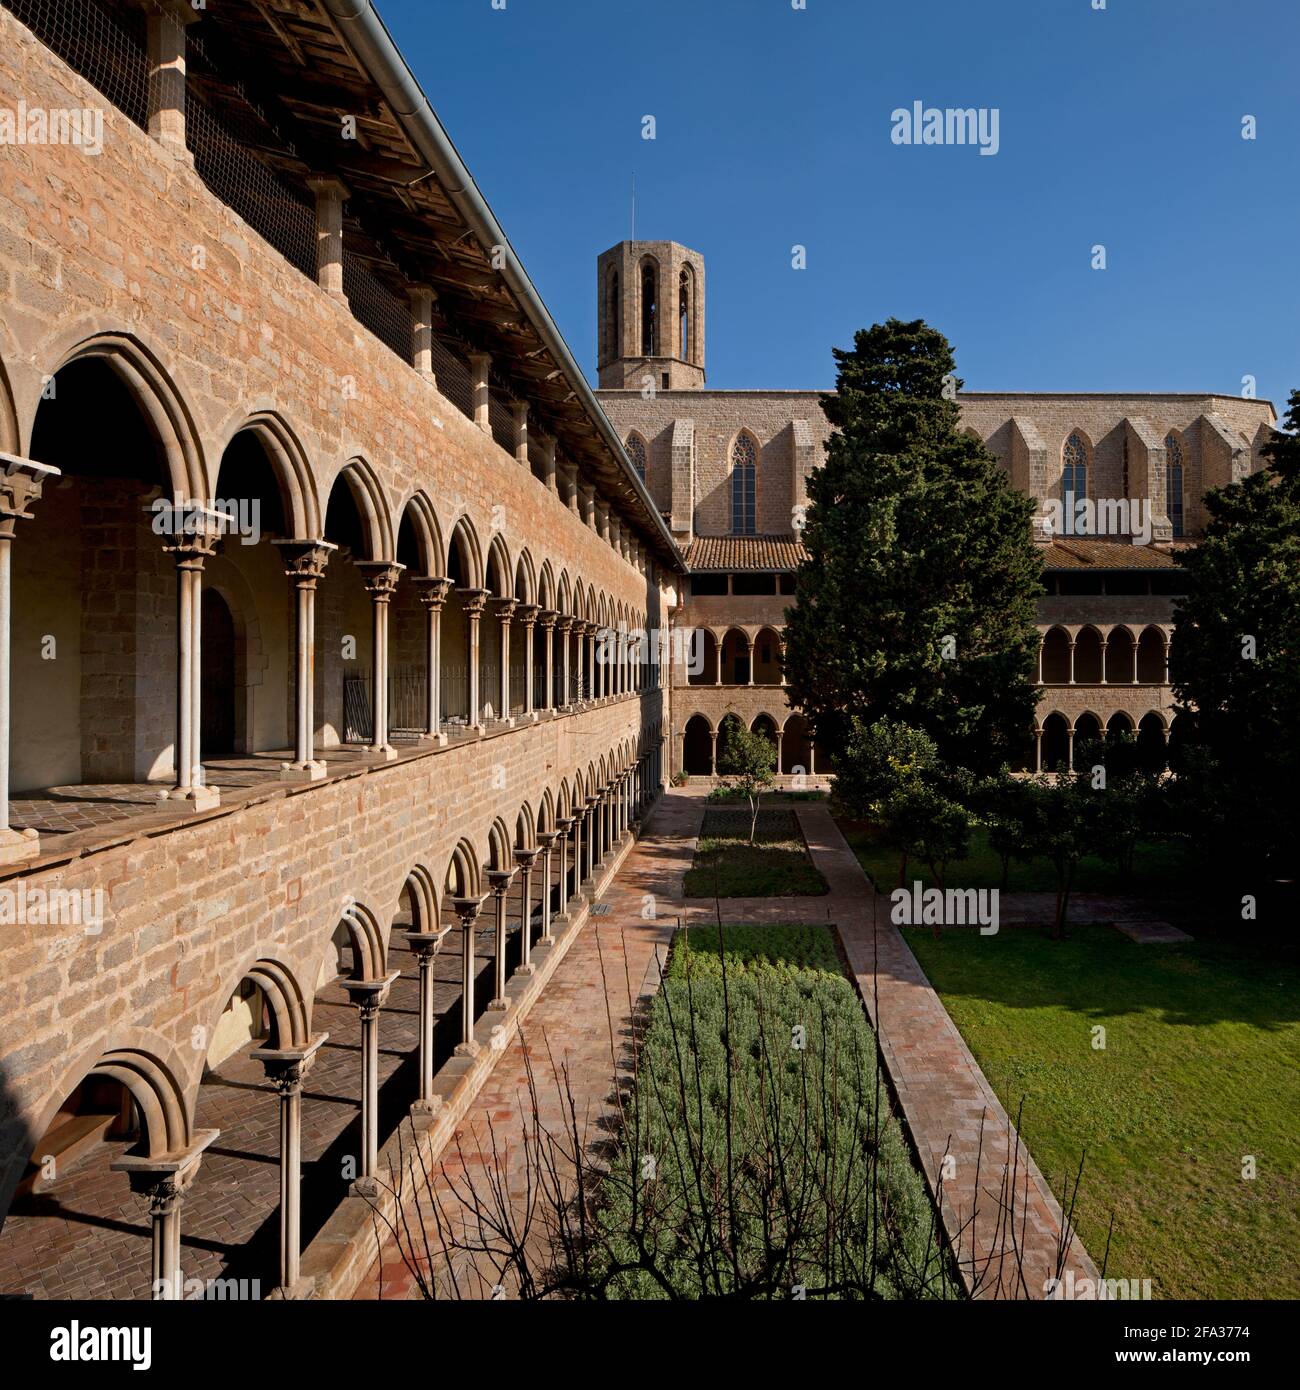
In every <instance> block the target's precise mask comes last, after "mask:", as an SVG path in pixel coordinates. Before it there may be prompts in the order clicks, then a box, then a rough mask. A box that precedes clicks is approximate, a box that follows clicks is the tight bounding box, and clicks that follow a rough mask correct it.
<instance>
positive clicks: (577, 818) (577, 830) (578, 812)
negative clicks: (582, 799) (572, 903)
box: [573, 805, 587, 898]
mask: <svg viewBox="0 0 1300 1390" xmlns="http://www.w3.org/2000/svg"><path fill="white" fill-rule="evenodd" d="M586 824H587V808H586V806H585V805H582V806H575V807H574V808H573V896H574V897H575V898H576V897H577V896H578V895H579V894H580V893H581V892H582V883H583V880H584V879H585V878H586V876H587V872H586V870H587V855H586V849H585V846H584V844H583V841H584V840H585V839H586V836H585V835H584V834H583V829H584V827H585V826H586Z"/></svg>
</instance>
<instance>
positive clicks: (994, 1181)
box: [356, 791, 1096, 1298]
mask: <svg viewBox="0 0 1300 1390" xmlns="http://www.w3.org/2000/svg"><path fill="white" fill-rule="evenodd" d="M796 809H797V812H798V816H799V820H800V824H801V825H802V827H803V831H804V835H805V837H806V838H807V840H808V844H809V848H810V850H811V852H812V856H813V859H814V862H815V863H816V865H817V867H818V868H819V869H820V870H821V872H822V874H823V875H824V876H825V878H826V879H827V882H828V884H829V885H830V890H831V891H830V893H829V894H828V895H826V896H825V897H814V898H778V899H773V898H753V899H743V898H742V899H730V900H727V902H726V904H725V907H724V914H725V917H726V919H727V920H730V921H749V922H761V921H766V922H782V921H785V922H833V923H835V924H836V925H838V927H839V930H840V935H841V938H842V940H843V943H844V946H845V950H846V953H847V955H848V959H849V962H850V965H851V968H852V970H853V972H854V974H855V976H856V978H857V982H858V987H859V990H860V991H861V994H862V997H863V999H864V1000H865V1001H866V1004H867V1008H868V1010H869V1011H870V1013H871V1015H872V1018H873V1020H874V1022H875V1024H876V1028H877V1033H878V1035H879V1037H880V1040H881V1046H882V1049H883V1052H884V1056H885V1060H886V1063H887V1066H888V1069H889V1072H890V1075H891V1077H892V1079H893V1082H894V1086H895V1090H896V1093H897V1096H898V1099H899V1102H900V1104H901V1106H902V1109H903V1113H904V1117H905V1119H906V1122H907V1126H908V1129H909V1131H910V1133H911V1135H912V1138H913V1142H914V1143H915V1145H916V1148H917V1151H918V1154H919V1156H920V1158H921V1162H922V1165H923V1167H924V1169H925V1172H926V1176H927V1179H928V1181H929V1182H930V1184H931V1187H932V1188H933V1189H935V1190H939V1181H940V1175H941V1171H942V1170H944V1169H946V1172H944V1174H943V1184H942V1193H943V1205H944V1219H945V1225H946V1227H947V1229H948V1232H949V1235H950V1238H951V1240H952V1242H953V1244H954V1246H955V1248H956V1249H957V1252H958V1259H959V1263H960V1264H961V1266H962V1271H963V1277H964V1278H965V1279H966V1280H967V1283H968V1285H969V1286H970V1287H971V1288H972V1289H973V1290H974V1291H975V1292H977V1293H978V1294H979V1295H980V1296H982V1297H1012V1298H1041V1297H1042V1296H1043V1285H1044V1283H1045V1281H1046V1280H1047V1279H1049V1278H1050V1277H1052V1275H1054V1274H1056V1273H1057V1272H1058V1269H1061V1268H1069V1267H1072V1268H1073V1269H1074V1270H1075V1274H1076V1278H1081V1277H1095V1274H1096V1271H1095V1269H1094V1268H1093V1266H1092V1264H1091V1261H1090V1260H1089V1259H1088V1257H1087V1254H1086V1252H1084V1251H1083V1249H1082V1246H1081V1245H1080V1244H1079V1243H1078V1242H1077V1241H1075V1242H1073V1243H1072V1245H1071V1249H1070V1254H1069V1257H1067V1258H1065V1260H1064V1264H1062V1256H1061V1253H1060V1252H1061V1246H1062V1235H1061V1230H1062V1215H1061V1211H1060V1208H1059V1206H1058V1204H1057V1203H1056V1201H1055V1199H1054V1198H1053V1196H1052V1194H1051V1191H1050V1189H1049V1188H1048V1186H1047V1184H1046V1183H1045V1182H1044V1180H1043V1178H1042V1176H1041V1174H1040V1173H1039V1172H1038V1170H1037V1168H1036V1167H1035V1165H1034V1164H1033V1161H1032V1159H1030V1158H1029V1156H1028V1154H1027V1153H1026V1152H1025V1150H1024V1149H1023V1148H1021V1147H1020V1146H1019V1142H1018V1139H1017V1136H1016V1132H1015V1128H1014V1126H1013V1125H1012V1123H1011V1121H1010V1119H1009V1118H1008V1116H1007V1113H1006V1111H1005V1110H1004V1109H1003V1107H1002V1105H1001V1104H1000V1102H999V1101H998V1099H997V1097H996V1096H995V1095H994V1093H993V1091H992V1089H991V1088H990V1087H989V1085H988V1083H987V1081H986V1080H985V1079H984V1076H983V1073H982V1072H981V1071H980V1069H979V1067H978V1066H977V1065H976V1063H975V1060H974V1058H973V1057H972V1056H971V1054H970V1052H969V1050H968V1049H967V1047H966V1045H965V1043H964V1042H963V1040H962V1038H961V1035H960V1034H959V1033H958V1032H957V1029H956V1028H955V1026H954V1025H953V1023H952V1021H951V1019H950V1018H949V1017H948V1014H947V1012H946V1011H945V1010H944V1007H943V1005H942V1004H941V1003H940V1001H939V998H938V996H937V995H936V994H935V992H934V990H933V989H932V988H931V986H930V984H929V982H928V981H927V980H926V978H925V976H924V974H923V973H922V971H921V968H920V966H919V965H918V964H917V961H916V958H915V957H914V956H913V954H912V952H911V950H910V949H909V947H908V946H907V943H906V942H905V941H904V940H903V938H902V936H901V934H900V933H899V931H898V929H897V928H896V927H894V926H893V925H892V924H891V923H890V922H889V920H888V914H887V912H886V911H885V907H886V906H887V902H888V900H887V898H886V899H878V898H877V896H876V894H875V892H874V890H873V888H872V886H871V884H870V882H869V881H868V879H867V878H866V875H865V874H864V873H863V871H862V869H861V867H860V866H859V864H858V862H857V859H856V858H855V856H854V855H853V852H852V851H851V850H850V849H849V847H848V845H847V844H846V843H845V841H844V837H843V836H842V835H841V834H840V832H839V829H838V828H837V827H836V825H835V823H834V821H833V820H832V819H831V816H830V814H829V812H828V811H827V810H826V808H825V807H824V806H820V805H816V804H801V805H799V806H798V807H797V808H796ZM703 813H704V805H703V801H702V799H701V798H700V797H699V796H698V795H693V794H692V793H691V792H689V791H687V792H670V793H669V794H668V795H667V796H666V797H665V798H664V799H663V801H662V802H661V803H660V804H659V806H658V807H657V808H656V810H655V812H654V814H653V815H652V817H651V819H650V822H649V824H648V825H647V827H646V830H645V833H644V834H643V837H642V839H641V842H640V843H639V844H638V845H637V846H636V848H635V849H634V850H633V851H632V853H631V854H630V855H629V857H628V859H627V861H626V863H625V865H624V867H623V869H622V871H621V872H620V874H619V876H618V879H617V880H616V882H615V883H614V884H613V885H612V887H611V888H610V889H609V890H608V891H607V893H606V894H605V897H604V899H603V901H604V902H606V903H608V904H609V905H610V911H609V913H608V915H605V916H599V917H597V916H593V917H592V918H591V919H590V920H589V922H588V924H587V926H586V927H585V928H584V930H583V933H582V935H581V936H580V937H579V938H578V939H577V940H576V941H575V942H574V944H573V945H572V947H571V948H570V950H569V953H568V955H567V956H566V957H565V959H564V960H563V961H562V962H561V964H560V967H559V969H558V970H557V972H556V975H555V977H554V979H552V981H551V982H550V984H549V986H548V987H547V990H546V993H545V994H544V995H543V997H542V998H541V999H540V1000H539V1001H538V1002H537V1004H536V1005H535V1006H534V1008H533V1011H532V1013H531V1014H530V1016H529V1018H528V1020H527V1024H526V1026H525V1028H524V1036H523V1037H521V1038H519V1039H517V1040H516V1042H515V1044H514V1045H513V1046H511V1047H510V1048H508V1049H507V1050H506V1051H505V1053H504V1054H503V1056H502V1058H501V1061H500V1062H499V1063H498V1064H497V1067H496V1069H495V1071H494V1072H493V1074H492V1076H491V1078H490V1079H489V1081H488V1083H487V1085H486V1086H485V1087H484V1089H483V1091H482V1092H481V1093H480V1094H479V1096H478V1097H477V1098H476V1100H475V1103H474V1105H473V1107H472V1108H471V1110H470V1112H469V1113H468V1115H467V1117H466V1120H465V1122H464V1124H463V1125H462V1127H461V1129H460V1130H459V1131H458V1133H457V1143H456V1148H455V1149H454V1150H452V1149H449V1150H447V1151H445V1152H444V1155H443V1157H442V1160H441V1163H442V1164H443V1165H445V1170H446V1171H445V1174H444V1173H443V1172H442V1171H441V1169H440V1168H435V1169H434V1170H433V1173H432V1178H433V1187H434V1190H435V1192H436V1194H437V1195H438V1197H439V1198H446V1197H447V1196H448V1195H449V1193H450V1189H451V1185H453V1184H462V1183H464V1182H465V1181H466V1180H472V1178H473V1176H474V1174H476V1173H477V1174H482V1173H484V1172H486V1171H488V1165H489V1163H490V1161H491V1156H492V1154H493V1152H494V1146H495V1151H496V1152H497V1153H498V1154H502V1153H503V1154H504V1155H505V1170H506V1172H507V1174H508V1177H509V1180H510V1184H511V1190H512V1191H514V1192H517V1193H521V1194H522V1193H524V1192H526V1190H527V1179H528V1176H529V1175H528V1164H527V1162H526V1160H525V1157H524V1154H525V1144H524V1124H525V1121H526V1119H527V1118H528V1116H529V1114H530V1110H531V1106H530V1104H529V1102H528V1100H527V1086H528V1082H527V1068H526V1064H525V1057H526V1056H527V1057H529V1058H531V1059H532V1063H533V1069H534V1077H535V1081H536V1085H537V1089H538V1092H539V1112H540V1116H541V1119H542V1121H543V1123H544V1124H545V1125H546V1126H547V1127H548V1129H550V1130H551V1131H552V1132H561V1131H563V1130H564V1129H565V1128H566V1127H567V1123H568V1122H567V1119H566V1116H565V1113H564V1105H563V1100H564V1096H563V1088H562V1087H561V1086H560V1085H557V1083H556V1079H555V1078H556V1074H557V1070H558V1071H559V1073H560V1074H561V1075H564V1076H565V1077H566V1078H567V1085H568V1089H569V1091H570V1093H571V1095H572V1097H573V1101H574V1105H575V1108H576V1112H577V1123H578V1129H579V1133H580V1134H581V1136H582V1140H583V1142H584V1143H585V1144H586V1145H588V1146H589V1152H596V1151H598V1146H601V1145H604V1144H606V1143H607V1142H608V1140H609V1135H610V1131H611V1128H612V1124H611V1121H612V1120H613V1119H614V1118H615V1114H616V1102H617V1097H616V1095H615V1080H614V1077H615V1074H616V1072H617V1074H618V1085H619V1086H620V1087H624V1086H626V1085H627V1084H629V1082H630V1076H629V1071H628V1065H627V1057H626V1042H627V1038H628V1036H629V1035H630V1031H631V1028H632V1025H633V1022H634V1018H635V1015H636V1009H637V1005H638V1003H639V1001H640V1000H642V999H644V998H645V997H646V996H648V995H649V994H650V993H652V992H653V991H654V989H655V988H657V986H658V973H657V968H656V953H657V952H658V953H662V952H665V951H666V949H667V947H668V944H669V941H670V939H671V936H672V931H673V929H674V927H675V925H676V923H677V921H678V920H679V919H681V920H683V921H685V922H686V923H688V924H689V923H692V922H695V921H711V920H713V919H714V917H715V914H716V905H715V903H714V902H713V900H712V899H695V898H692V899H684V898H683V897H682V896H681V891H682V876H683V875H684V873H685V871H686V869H687V868H689V867H690V863H691V859H692V856H693V851H694V845H695V838H696V836H697V835H698V833H699V828H700V824H701V821H702V819H703ZM646 894H653V895H654V898H655V908H656V914H657V915H656V917H655V919H654V920H653V921H646V920H644V918H643V916H642V910H643V903H644V899H645V895H646ZM877 918H878V919H879V920H878V923H877V920H876V919H877ZM945 1156H947V1157H948V1158H949V1160H950V1161H949V1162H948V1163H947V1164H945V1163H944V1159H945ZM475 1190H476V1191H478V1192H481V1191H483V1190H484V1189H483V1188H482V1187H481V1185H476V1187H475ZM440 1204H441V1206H442V1209H443V1211H444V1213H446V1214H448V1215H449V1216H450V1215H452V1214H454V1213H456V1212H457V1211H459V1210H460V1204H459V1203H458V1202H457V1201H455V1200H454V1199H453V1200H451V1201H442V1202H441V1203H440ZM431 1229H432V1228H431ZM1017 1247H1018V1248H1019V1249H1020V1251H1021V1260H1020V1261H1019V1265H1020V1269H1021V1271H1022V1272H1021V1273H1020V1274H1016V1272H1015V1271H1016V1266H1017V1261H1016V1260H1015V1258H1014V1252H1015V1250H1016V1248H1017ZM408 1251H409V1247H408ZM424 1263H425V1262H424V1261H420V1264H421V1266H422V1267H423V1266H424ZM461 1292H462V1296H476V1295H477V1296H485V1295H486V1289H479V1290H472V1289H470V1288H469V1287H468V1286H463V1287H462V1290H461ZM417 1293H418V1289H417V1287H416V1280H415V1279H414V1277H413V1275H412V1273H411V1271H410V1270H409V1269H408V1268H407V1265H406V1263H405V1262H404V1261H403V1259H402V1255H401V1252H400V1251H399V1249H398V1248H397V1247H396V1246H395V1245H394V1244H393V1243H392V1242H391V1241H390V1242H389V1243H388V1244H387V1246H386V1248H385V1250H384V1253H383V1255H382V1257H381V1258H380V1260H378V1261H377V1262H376V1264H375V1265H374V1266H373V1267H372V1269H371V1270H370V1272H369V1274H368V1275H367V1277H366V1278H365V1279H364V1280H363V1282H362V1284H361V1285H360V1286H359V1288H358V1290H357V1294H356V1296H357V1297H359V1298H375V1297H383V1298H403V1297H412V1296H415V1295H416V1294H417Z"/></svg>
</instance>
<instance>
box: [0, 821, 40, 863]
mask: <svg viewBox="0 0 1300 1390" xmlns="http://www.w3.org/2000/svg"><path fill="white" fill-rule="evenodd" d="M40 852H41V837H40V835H38V834H37V832H36V831H35V830H14V829H12V828H11V827H9V826H6V827H5V828H4V829H3V830H0V865H4V864H25V863H26V862H27V861H28V860H29V859H35V858H36V857H37V855H39V854H40Z"/></svg>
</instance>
